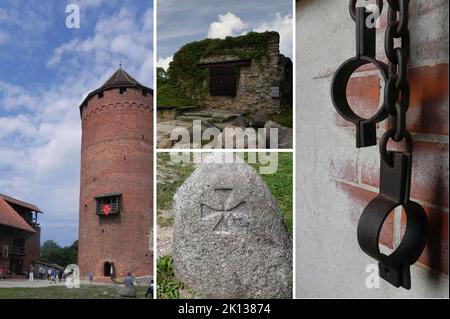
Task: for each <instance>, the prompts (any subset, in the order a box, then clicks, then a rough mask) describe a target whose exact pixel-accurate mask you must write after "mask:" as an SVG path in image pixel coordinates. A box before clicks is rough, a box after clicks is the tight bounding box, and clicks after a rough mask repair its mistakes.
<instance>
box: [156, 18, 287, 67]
mask: <svg viewBox="0 0 450 319" xmlns="http://www.w3.org/2000/svg"><path fill="white" fill-rule="evenodd" d="M272 17H273V18H272V19H271V20H269V21H266V22H263V23H260V24H258V25H257V26H256V27H250V26H249V25H248V24H247V23H245V22H244V21H243V20H242V19H241V18H240V17H238V16H236V15H234V14H232V13H231V12H228V13H227V14H224V15H219V16H218V21H214V22H213V23H211V24H210V26H209V29H208V38H211V39H214V38H220V39H224V38H225V37H227V36H237V35H240V34H242V35H243V34H246V33H248V32H249V31H250V30H251V31H255V32H265V31H277V32H278V33H279V34H280V52H281V53H282V54H284V55H286V56H289V57H292V45H293V40H292V36H293V22H294V21H293V18H292V15H290V14H287V15H284V16H283V15H281V13H279V12H278V13H275V14H274V15H273V16H272ZM162 62H163V61H161V63H162Z"/></svg>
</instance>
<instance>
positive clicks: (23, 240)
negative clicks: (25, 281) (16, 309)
mask: <svg viewBox="0 0 450 319" xmlns="http://www.w3.org/2000/svg"><path fill="white" fill-rule="evenodd" d="M40 213H42V211H41V210H40V209H39V208H38V207H36V206H35V205H33V204H29V203H26V202H23V201H21V200H18V199H15V198H12V197H9V196H6V195H2V194H0V268H3V269H5V273H7V274H8V275H7V276H14V275H22V274H23V273H24V272H25V271H29V269H30V266H31V264H32V262H33V261H36V260H39V255H40V240H41V228H40V227H39V224H38V222H37V216H38V214H40Z"/></svg>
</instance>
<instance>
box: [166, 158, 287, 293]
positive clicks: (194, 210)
mask: <svg viewBox="0 0 450 319" xmlns="http://www.w3.org/2000/svg"><path fill="white" fill-rule="evenodd" d="M173 207H174V215H175V221H174V237H173V245H172V256H173V263H174V270H175V274H176V276H177V278H178V279H180V280H181V281H182V282H184V283H185V284H186V285H187V286H188V287H189V288H192V289H193V290H195V291H196V292H198V293H200V294H202V295H203V297H206V298H291V297H292V239H291V238H290V236H289V233H288V231H287V228H286V226H285V223H284V220H283V217H282V215H281V213H280V210H279V208H278V206H277V204H276V201H275V199H274V198H273V196H272V194H271V193H270V190H269V189H268V187H267V185H266V184H265V183H264V181H263V180H262V179H261V177H260V176H259V175H258V174H257V173H256V171H255V170H254V169H253V168H252V167H250V166H249V165H247V164H202V165H200V166H199V168H197V170H196V171H195V172H194V173H193V174H192V175H191V176H190V177H189V178H188V179H187V180H186V182H185V183H184V184H183V185H182V186H181V187H180V189H179V190H178V191H177V193H176V194H175V196H174V205H173Z"/></svg>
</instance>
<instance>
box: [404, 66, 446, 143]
mask: <svg viewBox="0 0 450 319" xmlns="http://www.w3.org/2000/svg"><path fill="white" fill-rule="evenodd" d="M409 83H410V87H411V100H410V108H409V111H408V113H407V122H408V129H409V130H410V131H412V132H419V133H434V134H444V135H448V64H439V65H434V66H427V67H420V68H416V69H413V70H411V71H410V73H409Z"/></svg>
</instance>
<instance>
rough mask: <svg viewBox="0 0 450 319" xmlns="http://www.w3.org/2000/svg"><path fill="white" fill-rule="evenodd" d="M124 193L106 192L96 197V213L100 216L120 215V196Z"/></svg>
mask: <svg viewBox="0 0 450 319" xmlns="http://www.w3.org/2000/svg"><path fill="white" fill-rule="evenodd" d="M121 196H122V194H119V193H114V194H106V195H100V196H97V197H95V202H96V206H95V213H96V214H97V215H99V216H105V217H107V216H109V215H118V214H119V213H120V198H121Z"/></svg>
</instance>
